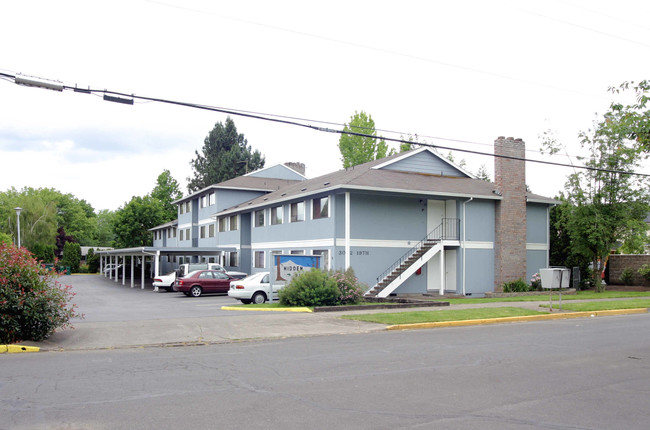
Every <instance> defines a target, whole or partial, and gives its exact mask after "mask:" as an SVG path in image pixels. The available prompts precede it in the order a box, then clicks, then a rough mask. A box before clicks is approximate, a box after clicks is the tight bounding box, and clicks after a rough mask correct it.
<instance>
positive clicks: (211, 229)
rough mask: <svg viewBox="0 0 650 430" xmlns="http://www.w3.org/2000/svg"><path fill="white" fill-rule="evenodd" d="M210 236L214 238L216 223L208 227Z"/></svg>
mask: <svg viewBox="0 0 650 430" xmlns="http://www.w3.org/2000/svg"><path fill="white" fill-rule="evenodd" d="M208 236H209V237H214V223H213V224H210V225H209V226H208Z"/></svg>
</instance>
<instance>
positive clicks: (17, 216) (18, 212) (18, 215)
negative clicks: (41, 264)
mask: <svg viewBox="0 0 650 430" xmlns="http://www.w3.org/2000/svg"><path fill="white" fill-rule="evenodd" d="M14 210H15V211H16V219H17V220H18V248H20V211H22V210H23V208H18V207H16V208H14Z"/></svg>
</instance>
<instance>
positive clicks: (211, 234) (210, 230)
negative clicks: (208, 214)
mask: <svg viewBox="0 0 650 430" xmlns="http://www.w3.org/2000/svg"><path fill="white" fill-rule="evenodd" d="M214 230H215V225H214V223H210V225H209V226H208V237H214ZM213 263H214V262H213Z"/></svg>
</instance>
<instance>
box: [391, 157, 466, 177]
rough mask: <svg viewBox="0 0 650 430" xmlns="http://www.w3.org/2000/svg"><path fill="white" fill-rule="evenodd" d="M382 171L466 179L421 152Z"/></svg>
mask: <svg viewBox="0 0 650 430" xmlns="http://www.w3.org/2000/svg"><path fill="white" fill-rule="evenodd" d="M382 169H386V170H398V171H402V172H416V173H427V174H432V175H441V176H458V177H467V175H466V174H464V173H463V172H461V171H460V170H458V169H457V168H455V167H454V166H452V165H450V164H449V163H448V162H446V161H444V160H442V159H440V158H439V157H437V156H435V155H433V154H432V153H430V152H428V151H423V152H421V153H419V154H416V155H413V156H411V157H408V158H406V159H404V160H400V161H396V162H394V163H392V164H390V165H388V166H385V167H382Z"/></svg>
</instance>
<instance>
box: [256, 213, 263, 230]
mask: <svg viewBox="0 0 650 430" xmlns="http://www.w3.org/2000/svg"><path fill="white" fill-rule="evenodd" d="M255 227H264V209H262V210H259V211H255Z"/></svg>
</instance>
